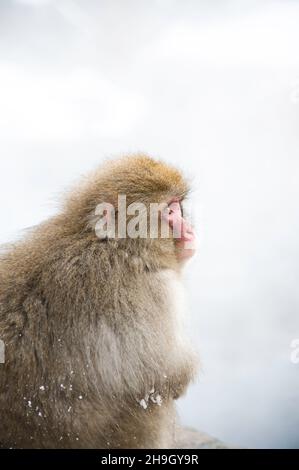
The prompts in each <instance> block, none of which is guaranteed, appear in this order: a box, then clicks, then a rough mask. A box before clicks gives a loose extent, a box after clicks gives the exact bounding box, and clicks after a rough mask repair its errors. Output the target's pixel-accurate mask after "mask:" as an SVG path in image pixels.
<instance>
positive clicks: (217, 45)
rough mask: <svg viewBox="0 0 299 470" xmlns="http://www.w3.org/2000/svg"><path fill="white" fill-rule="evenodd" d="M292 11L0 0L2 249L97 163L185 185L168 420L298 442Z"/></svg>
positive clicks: (287, 1)
mask: <svg viewBox="0 0 299 470" xmlns="http://www.w3.org/2000/svg"><path fill="white" fill-rule="evenodd" d="M298 24H299V1H295V0H284V1H271V0H259V1H255V0H250V1H247V0H242V1H240V0H238V1H237V0H223V1H220V0H218V1H217V0H209V1H208V0H184V1H182V0H152V1H150V2H149V1H146V0H89V1H88V2H87V1H83V0H1V3H0V197H1V204H0V220H1V230H0V243H6V242H8V241H10V240H12V239H14V238H15V237H16V236H17V235H18V234H19V233H20V231H21V230H22V229H23V228H25V227H28V226H32V225H35V224H38V223H39V222H40V221H42V220H44V219H45V218H47V217H49V216H51V215H52V214H54V213H55V211H56V210H57V200H59V195H60V193H61V192H62V191H63V190H64V189H65V188H66V187H68V186H69V185H70V184H71V183H72V181H73V180H74V179H76V178H78V176H80V175H81V174H84V173H86V172H87V171H89V170H91V169H93V168H94V167H95V166H96V165H98V164H99V163H100V162H101V161H102V160H103V159H104V158H106V157H110V156H115V155H118V154H124V153H128V152H136V151H138V150H141V151H145V152H148V153H150V154H152V155H153V156H156V157H161V158H163V159H165V160H166V161H169V162H171V163H174V164H177V165H179V167H181V168H182V169H183V170H184V172H185V173H186V174H187V175H188V176H189V177H190V178H192V181H193V189H194V191H193V194H192V203H193V209H195V221H196V227H197V231H198V236H199V253H198V255H197V257H196V258H195V259H194V260H193V261H192V262H191V263H190V265H189V267H188V269H187V271H186V283H187V289H188V301H189V306H190V312H191V318H190V320H189V323H190V325H191V330H192V331H191V333H192V336H193V340H194V342H195V343H196V345H197V347H198V349H199V351H200V354H201V359H202V372H201V374H200V378H199V380H198V382H197V383H196V384H195V385H194V386H192V387H191V388H190V391H189V393H188V395H187V396H186V397H185V398H184V399H182V400H180V401H179V413H180V417H181V421H182V422H183V423H184V424H186V425H190V426H193V427H195V428H197V429H200V430H202V431H205V432H208V433H210V434H212V435H214V436H216V437H218V438H220V439H222V440H224V441H226V442H227V443H231V444H236V445H239V446H244V447H299V364H297V365H296V364H293V363H292V362H291V359H290V356H291V352H292V349H291V346H290V345H291V342H292V340H294V339H295V338H299V289H298V277H299V263H298V261H299V219H298V208H299V184H298V182H299V154H298V150H299V146H298V144H299V132H298V123H299V121H298V118H299V54H298V44H299V28H298Z"/></svg>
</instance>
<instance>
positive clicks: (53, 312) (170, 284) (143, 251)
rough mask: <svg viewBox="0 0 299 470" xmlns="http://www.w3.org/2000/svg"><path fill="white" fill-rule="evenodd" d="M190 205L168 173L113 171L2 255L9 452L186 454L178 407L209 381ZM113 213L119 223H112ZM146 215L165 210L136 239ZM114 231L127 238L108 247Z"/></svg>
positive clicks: (80, 189) (121, 166)
mask: <svg viewBox="0 0 299 470" xmlns="http://www.w3.org/2000/svg"><path fill="white" fill-rule="evenodd" d="M187 193H188V185H187V183H186V181H185V180H184V179H183V177H182V175H181V173H180V172H179V171H178V170H176V169H175V168H173V167H172V166H169V165H167V164H164V163H162V162H161V161H157V160H154V159H152V158H151V157H149V156H147V155H132V156H126V157H122V158H120V159H116V160H111V161H108V162H105V163H104V164H103V166H102V167H100V168H99V169H98V170H96V171H95V172H93V173H92V174H91V175H90V176H88V177H86V179H84V180H83V181H82V182H81V183H79V184H78V186H77V187H75V188H74V189H73V190H72V191H69V192H68V193H67V194H66V197H65V199H64V201H63V204H62V205H61V208H60V210H59V213H58V214H57V215H55V216H54V217H53V218H51V219H50V220H48V221H46V222H44V223H42V224H41V225H39V226H38V227H35V228H33V229H32V230H31V231H30V232H29V233H28V234H27V235H26V236H25V239H23V240H20V241H18V242H16V243H15V244H12V245H10V246H9V247H8V248H5V250H4V251H3V252H2V253H1V258H0V339H1V341H2V342H3V343H4V345H5V362H4V363H1V364H0V443H1V444H0V446H1V447H12V448H111V449H117V448H122V449H124V448H128V449H129V448H166V447H172V446H173V445H174V444H173V439H174V428H175V419H176V412H175V400H176V399H177V398H179V397H180V396H181V395H182V394H183V393H184V392H185V391H186V388H187V386H188V384H189V383H190V382H191V381H192V380H193V378H194V376H195V373H196V369H197V359H196V354H195V353H194V352H193V350H192V348H191V347H190V345H189V341H188V340H187V339H186V338H185V336H184V332H183V329H182V326H181V325H182V314H183V313H184V312H183V310H184V309H183V307H182V305H183V302H182V287H181V271H182V266H183V265H184V263H185V261H186V259H187V258H188V257H190V256H191V255H192V254H193V252H194V246H193V242H194V233H193V229H192V227H191V226H190V225H189V223H188V222H187V221H186V220H185V219H184V216H183V212H182V202H183V200H184V198H185V197H186V195H187ZM120 196H126V207H127V211H126V212H125V217H126V222H127V226H126V227H125V230H124V229H123V227H121V225H122V223H123V222H124V215H123V214H122V215H120V214H121V212H123V210H121V209H122V208H121V207H119V199H120V198H119V197H120ZM101 203H105V204H109V205H110V206H112V207H113V208H114V209H115V210H114V212H113V211H110V212H109V211H107V210H104V211H102V213H100V212H99V210H98V206H99V204H101ZM135 203H138V204H139V205H140V204H141V205H142V207H143V212H142V211H141V212H142V213H146V216H145V219H144V220H146V222H147V223H148V222H149V220H150V215H149V208H150V206H151V205H152V204H158V205H162V207H164V208H162V209H161V210H159V211H158V213H159V217H158V233H157V234H156V235H155V236H151V234H150V230H148V231H147V233H146V234H145V235H144V234H143V236H132V237H130V236H127V234H126V231H127V232H129V228H130V227H129V224H130V223H131V224H132V225H133V226H134V214H133V211H132V210H131V212H130V210H129V207H130V205H132V204H133V205H134V204H135ZM159 207H160V206H159ZM135 216H136V214H135ZM135 218H136V217H135ZM111 219H113V222H115V224H114V226H115V233H113V234H111V230H110V229H109V230H108V231H107V233H106V235H105V236H103V233H102V234H101V230H97V227H98V224H99V222H100V221H102V222H103V220H104V222H105V224H106V226H107V225H108V222H109V221H112V220H111ZM114 219H115V220H114ZM139 221H140V223H141V224H142V220H141V219H140V218H139ZM135 225H136V224H135ZM137 225H138V224H137ZM165 226H167V227H168V229H169V230H168V232H169V234H168V236H163V233H162V231H163V228H165ZM178 226H179V230H178ZM137 228H138V227H137ZM102 229H103V226H102ZM120 229H121V231H122V233H119V232H120ZM135 229H136V227H135ZM135 231H136V230H135ZM175 231H176V232H177V234H176V236H175ZM97 232H98V233H97ZM99 232H100V233H99ZM102 232H103V230H102ZM134 233H135V232H134Z"/></svg>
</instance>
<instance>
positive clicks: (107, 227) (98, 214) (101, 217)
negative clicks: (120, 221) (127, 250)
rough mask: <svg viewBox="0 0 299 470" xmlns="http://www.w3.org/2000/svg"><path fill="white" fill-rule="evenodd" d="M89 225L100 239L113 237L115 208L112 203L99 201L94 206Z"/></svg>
mask: <svg viewBox="0 0 299 470" xmlns="http://www.w3.org/2000/svg"><path fill="white" fill-rule="evenodd" d="M89 225H90V226H91V228H92V229H93V230H94V231H95V234H96V236H97V237H98V238H99V239H100V240H107V239H112V238H115V208H114V206H113V205H112V204H109V203H101V204H99V205H98V206H97V207H96V210H95V212H94V214H93V215H92V217H91V219H90V221H89Z"/></svg>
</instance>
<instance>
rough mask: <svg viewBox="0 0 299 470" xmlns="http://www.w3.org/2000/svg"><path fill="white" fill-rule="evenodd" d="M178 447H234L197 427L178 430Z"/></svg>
mask: <svg viewBox="0 0 299 470" xmlns="http://www.w3.org/2000/svg"><path fill="white" fill-rule="evenodd" d="M175 437H176V439H175V440H176V446H175V447H176V449H233V448H234V447H233V446H230V445H227V444H224V443H223V442H221V441H219V440H218V439H216V438H215V437H212V436H209V435H208V434H205V433H203V432H200V431H196V430H195V429H190V428H183V427H180V428H178V429H177V431H176V436H175Z"/></svg>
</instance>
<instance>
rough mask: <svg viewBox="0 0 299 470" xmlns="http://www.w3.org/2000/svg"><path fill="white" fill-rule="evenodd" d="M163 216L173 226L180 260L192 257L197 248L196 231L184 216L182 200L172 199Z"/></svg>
mask: <svg viewBox="0 0 299 470" xmlns="http://www.w3.org/2000/svg"><path fill="white" fill-rule="evenodd" d="M163 218H164V220H165V222H166V223H168V224H169V227H170V228H171V232H172V237H173V239H174V243H175V248H176V253H177V257H178V259H179V261H186V260H187V259H189V258H191V257H192V256H193V255H194V253H195V250H196V246H195V245H196V240H195V232H194V229H193V227H192V225H191V224H190V223H189V222H188V221H187V220H186V219H185V218H184V214H183V209H182V202H181V201H180V200H178V199H173V200H171V201H170V202H169V204H168V207H167V211H166V212H165V213H164V215H163Z"/></svg>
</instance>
